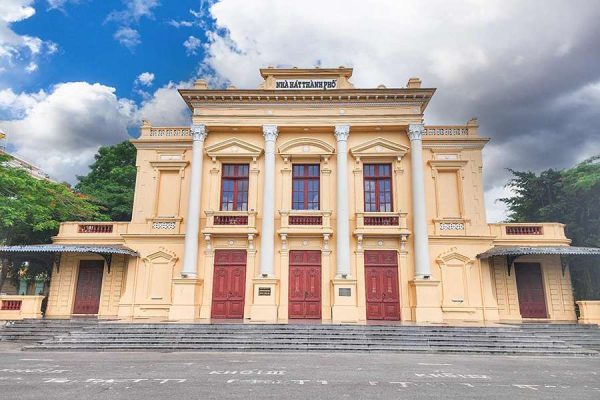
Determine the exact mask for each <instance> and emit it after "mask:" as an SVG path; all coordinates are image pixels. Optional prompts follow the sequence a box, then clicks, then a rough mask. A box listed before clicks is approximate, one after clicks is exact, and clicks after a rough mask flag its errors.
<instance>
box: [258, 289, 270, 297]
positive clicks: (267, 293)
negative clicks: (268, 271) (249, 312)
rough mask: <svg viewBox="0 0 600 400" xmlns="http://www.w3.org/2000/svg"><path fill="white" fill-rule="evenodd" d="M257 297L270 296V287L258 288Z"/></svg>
mask: <svg viewBox="0 0 600 400" xmlns="http://www.w3.org/2000/svg"><path fill="white" fill-rule="evenodd" d="M258 295H259V296H270V295H271V288H270V287H259V288H258Z"/></svg>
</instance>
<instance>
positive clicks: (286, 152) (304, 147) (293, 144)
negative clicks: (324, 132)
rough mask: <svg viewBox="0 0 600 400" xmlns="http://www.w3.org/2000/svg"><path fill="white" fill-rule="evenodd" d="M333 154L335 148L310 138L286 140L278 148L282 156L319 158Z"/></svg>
mask: <svg viewBox="0 0 600 400" xmlns="http://www.w3.org/2000/svg"><path fill="white" fill-rule="evenodd" d="M334 152H335V148H334V147H333V146H332V145H330V144H329V143H327V142H324V141H323V140H320V139H315V138H311V137H300V138H296V139H292V140H288V141H287V142H285V143H283V144H282V145H281V146H279V154H281V155H282V156H311V155H312V156H321V155H331V154H333V153H334Z"/></svg>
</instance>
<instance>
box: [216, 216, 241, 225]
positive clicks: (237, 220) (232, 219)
mask: <svg viewBox="0 0 600 400" xmlns="http://www.w3.org/2000/svg"><path fill="white" fill-rule="evenodd" d="M214 224H215V225H248V216H247V215H215V219H214Z"/></svg>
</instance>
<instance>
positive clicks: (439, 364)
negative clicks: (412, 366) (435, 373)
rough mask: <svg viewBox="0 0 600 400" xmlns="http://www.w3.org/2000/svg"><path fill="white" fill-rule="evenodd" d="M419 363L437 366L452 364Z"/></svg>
mask: <svg viewBox="0 0 600 400" xmlns="http://www.w3.org/2000/svg"><path fill="white" fill-rule="evenodd" d="M419 365H435V366H439V365H443V366H448V365H452V364H435V363H419Z"/></svg>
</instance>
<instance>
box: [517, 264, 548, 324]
mask: <svg viewBox="0 0 600 400" xmlns="http://www.w3.org/2000/svg"><path fill="white" fill-rule="evenodd" d="M515 274H516V277H517V293H518V294H519V309H520V310H521V317H523V318H547V317H548V315H547V314H546V299H545V297H544V282H543V280H542V268H541V267H540V264H537V263H515Z"/></svg>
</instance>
